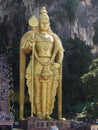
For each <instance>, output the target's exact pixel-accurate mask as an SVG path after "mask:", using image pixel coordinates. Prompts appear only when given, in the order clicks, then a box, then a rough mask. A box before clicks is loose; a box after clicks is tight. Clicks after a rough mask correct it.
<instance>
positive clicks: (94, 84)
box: [81, 58, 98, 102]
mask: <svg viewBox="0 0 98 130" xmlns="http://www.w3.org/2000/svg"><path fill="white" fill-rule="evenodd" d="M81 80H82V82H83V87H84V90H85V93H86V97H87V99H89V100H92V101H94V102H97V101H98V58H97V59H94V60H93V61H92V63H91V65H90V67H89V71H88V73H86V74H84V75H83V76H82V77H81Z"/></svg>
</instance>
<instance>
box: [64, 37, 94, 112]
mask: <svg viewBox="0 0 98 130" xmlns="http://www.w3.org/2000/svg"><path fill="white" fill-rule="evenodd" d="M63 43H64V48H65V56H64V60H63V113H66V111H67V112H70V110H72V109H69V107H68V106H71V107H73V106H75V105H77V104H79V103H82V102H84V101H86V100H85V95H84V90H83V87H82V82H81V79H80V77H81V76H82V75H83V74H84V73H87V72H88V68H89V65H90V63H91V60H92V54H91V52H90V47H89V46H87V45H85V42H83V41H81V40H80V39H79V38H75V39H69V40H68V41H65V40H63ZM75 112H76V111H74V113H75Z"/></svg>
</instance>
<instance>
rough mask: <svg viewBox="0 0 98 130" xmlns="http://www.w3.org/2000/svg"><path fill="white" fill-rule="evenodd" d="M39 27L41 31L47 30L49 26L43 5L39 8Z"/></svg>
mask: <svg viewBox="0 0 98 130" xmlns="http://www.w3.org/2000/svg"><path fill="white" fill-rule="evenodd" d="M39 27H40V30H41V31H48V30H49V27H50V20H49V16H48V14H47V11H46V9H45V7H42V8H41V10H40V15H39Z"/></svg>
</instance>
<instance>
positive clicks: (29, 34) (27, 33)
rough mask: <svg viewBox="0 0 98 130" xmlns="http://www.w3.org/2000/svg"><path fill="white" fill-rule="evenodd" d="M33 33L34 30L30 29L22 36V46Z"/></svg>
mask: <svg viewBox="0 0 98 130" xmlns="http://www.w3.org/2000/svg"><path fill="white" fill-rule="evenodd" d="M32 33H33V31H28V32H26V33H25V34H24V35H23V36H22V38H21V41H20V47H21V46H23V44H25V42H26V41H27V39H29V37H30V36H31V35H32Z"/></svg>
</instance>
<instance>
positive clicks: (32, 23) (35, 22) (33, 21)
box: [29, 15, 38, 116]
mask: <svg viewBox="0 0 98 130" xmlns="http://www.w3.org/2000/svg"><path fill="white" fill-rule="evenodd" d="M29 25H30V26H31V27H32V29H33V33H32V38H33V40H34V36H35V31H36V29H37V28H36V27H38V19H37V18H36V17H35V15H33V16H32V17H31V18H30V19H29ZM34 52H35V42H34V41H33V45H32V83H31V85H32V92H31V93H32V97H31V99H32V102H31V116H33V96H34V95H33V89H34Z"/></svg>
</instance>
